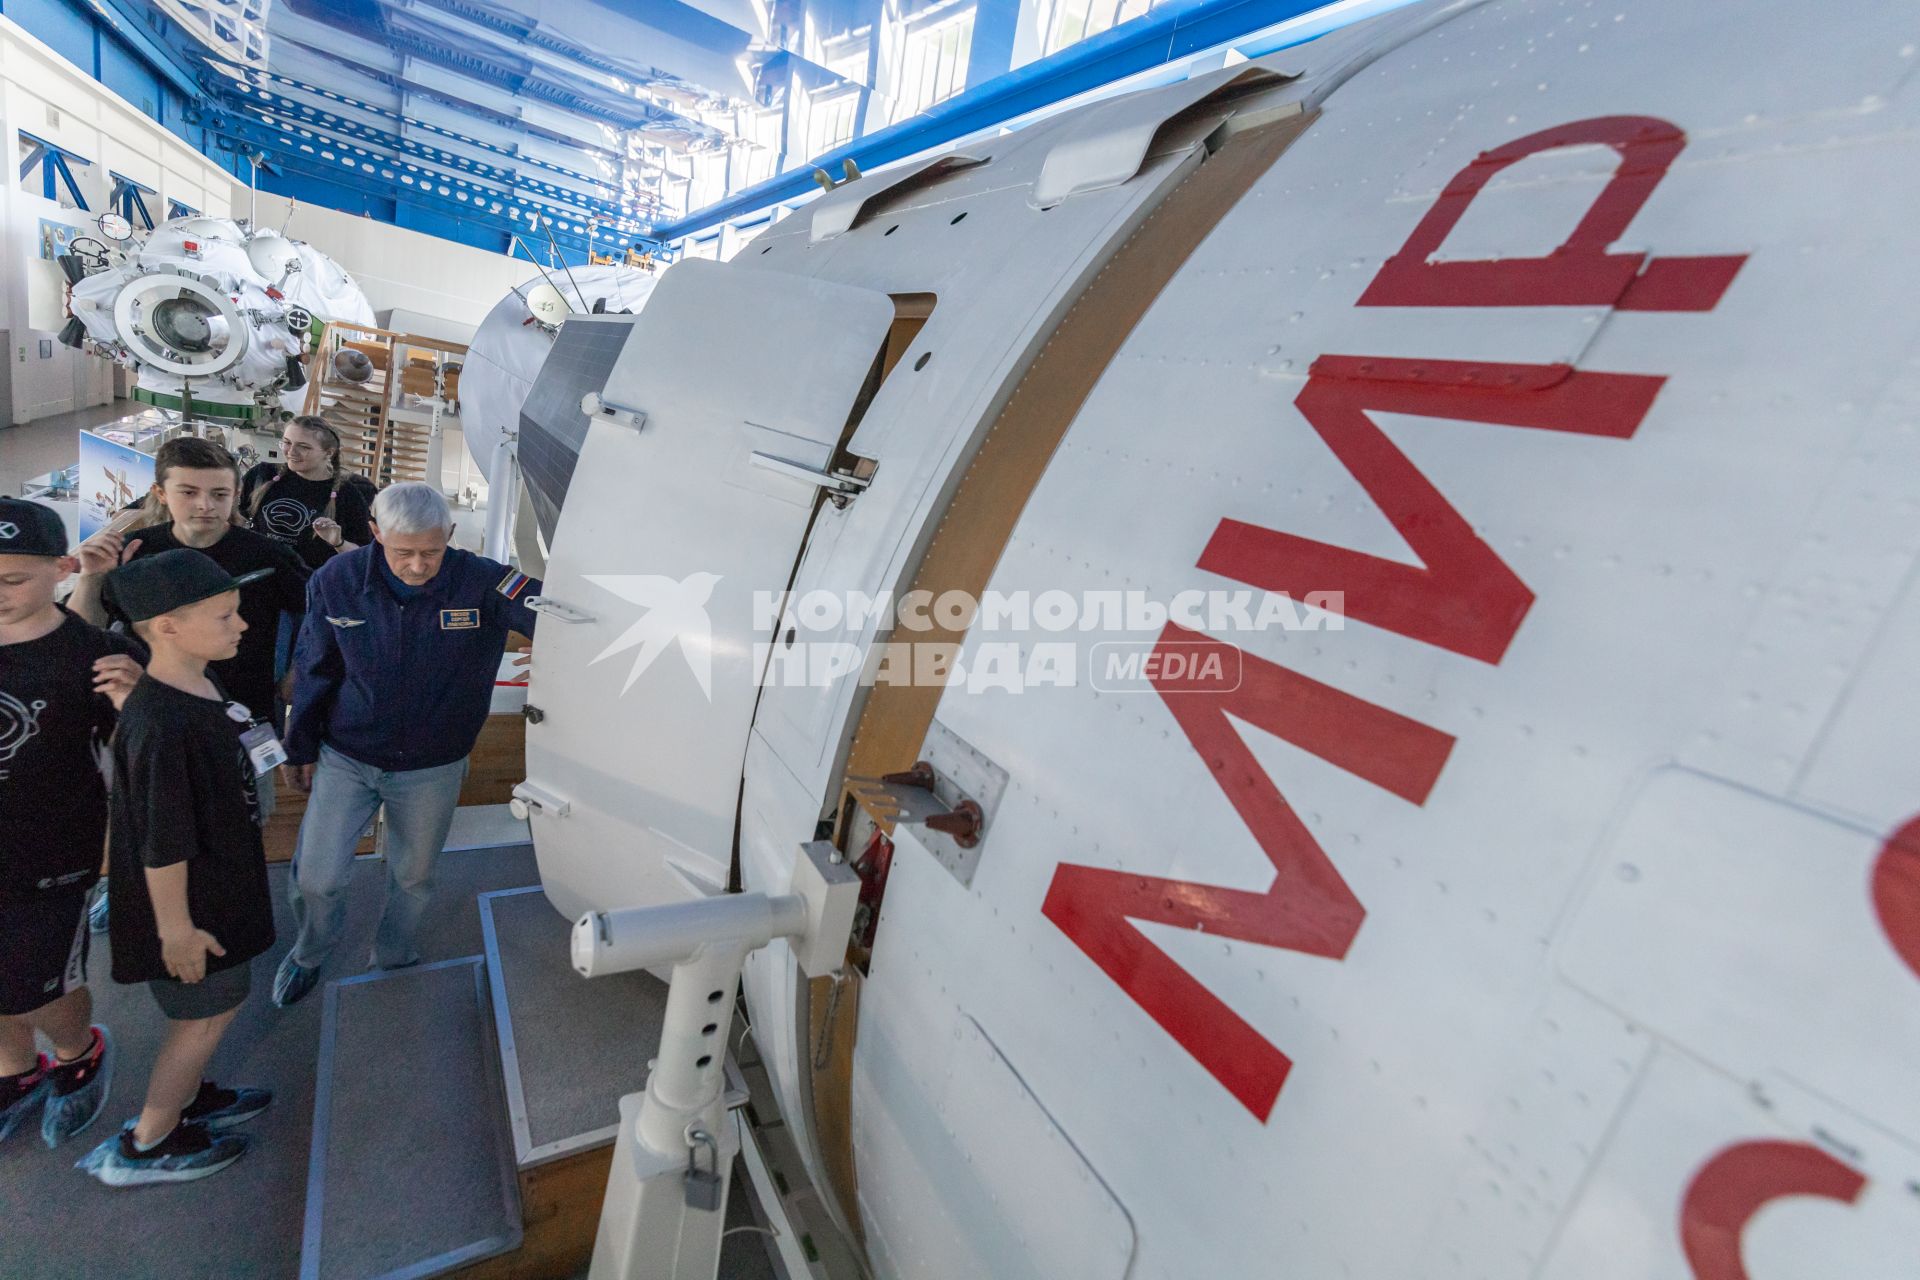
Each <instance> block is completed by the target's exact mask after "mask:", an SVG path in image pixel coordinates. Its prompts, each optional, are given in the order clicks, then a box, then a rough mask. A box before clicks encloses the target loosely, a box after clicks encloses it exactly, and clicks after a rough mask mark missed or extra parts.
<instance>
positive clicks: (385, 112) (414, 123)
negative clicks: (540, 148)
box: [247, 71, 619, 191]
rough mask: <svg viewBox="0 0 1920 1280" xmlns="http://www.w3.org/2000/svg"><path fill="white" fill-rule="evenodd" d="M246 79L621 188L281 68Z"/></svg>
mask: <svg viewBox="0 0 1920 1280" xmlns="http://www.w3.org/2000/svg"><path fill="white" fill-rule="evenodd" d="M247 80H248V81H249V82H250V83H252V84H253V86H254V87H255V88H256V89H258V88H260V87H261V86H262V85H263V84H266V83H272V84H276V85H279V86H280V87H282V88H284V89H298V90H300V91H301V92H302V93H310V94H313V95H314V96H316V97H321V98H327V99H329V100H331V101H334V102H338V103H341V104H342V105H344V106H350V107H352V108H353V109H355V110H357V111H364V112H366V113H367V114H369V115H376V116H379V117H381V118H382V119H384V120H391V121H393V122H394V123H395V124H400V125H404V126H405V127H406V128H409V129H417V130H420V131H421V132H423V133H431V134H433V135H434V136H435V137H440V138H446V139H448V140H449V141H452V142H458V143H461V144H463V145H465V146H469V147H473V148H474V149H476V150H479V151H485V152H488V153H489V154H492V155H499V156H506V157H508V158H510V159H512V160H513V161H514V163H516V164H521V165H530V166H532V167H534V168H537V169H544V170H546V171H547V172H549V173H557V174H559V175H560V176H561V177H563V178H572V179H573V180H575V181H576V182H585V183H590V184H598V185H601V186H604V187H606V188H607V189H609V190H612V191H617V190H618V189H619V188H618V187H617V185H616V184H614V183H612V182H609V181H608V180H607V179H605V178H602V177H597V176H595V175H593V174H590V173H582V172H580V171H579V170H578V169H569V168H567V167H566V166H565V165H559V164H554V163H553V162H552V161H550V160H542V159H539V158H538V157H535V156H524V155H521V154H520V153H519V152H517V151H513V150H511V149H509V148H507V147H503V146H501V145H500V144H498V143H495V142H487V141H485V140H483V139H480V138H476V137H473V136H472V135H470V134H465V133H461V132H459V131H458V130H456V129H449V128H447V127H446V126H445V125H439V124H433V123H431V122H429V121H426V120H413V119H409V118H407V117H405V116H403V115H401V114H400V113H399V112H398V111H395V110H393V109H392V108H390V107H382V106H378V105H376V104H374V103H371V102H362V101H359V100H358V99H355V98H350V97H348V96H347V95H345V94H342V93H338V92H336V91H334V90H332V89H323V88H321V87H320V86H319V85H317V84H311V83H309V82H307V81H305V80H296V79H294V78H293V77H291V76H285V75H281V74H279V73H278V72H260V71H249V72H247ZM388 87H389V88H393V89H396V90H400V89H405V90H406V91H407V92H415V90H413V89H411V88H408V87H407V86H405V85H401V84H398V83H397V82H396V83H389V85H388ZM288 101H292V99H288ZM305 111H306V108H305V106H304V104H303V105H302V113H303V114H304V113H305ZM576 145H577V144H576ZM580 149H581V150H583V151H588V152H589V153H590V154H594V155H599V156H602V157H604V158H606V159H608V160H611V161H617V160H618V159H619V157H618V156H617V155H616V154H615V153H613V152H611V151H606V150H603V149H600V148H586V147H581V148H580Z"/></svg>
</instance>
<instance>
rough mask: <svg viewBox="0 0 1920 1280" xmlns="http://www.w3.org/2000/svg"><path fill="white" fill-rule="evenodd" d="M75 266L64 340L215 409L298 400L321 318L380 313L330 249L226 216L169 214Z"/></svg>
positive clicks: (168, 398) (167, 399)
mask: <svg viewBox="0 0 1920 1280" xmlns="http://www.w3.org/2000/svg"><path fill="white" fill-rule="evenodd" d="M70 274H74V275H77V276H78V278H77V279H75V280H74V283H73V295H72V301H71V309H72V312H73V317H74V319H75V321H77V322H78V324H77V325H73V324H70V325H68V327H67V330H66V331H65V332H63V334H62V335H61V336H62V338H63V340H65V341H67V342H69V343H70V344H72V345H76V346H77V345H80V343H81V342H82V341H91V342H92V343H93V344H94V346H95V348H96V350H98V351H99V352H100V353H101V354H103V355H106V356H108V357H110V358H111V359H114V360H116V361H118V362H120V363H122V364H126V365H130V366H131V367H133V368H135V369H137V370H138V371H139V375H140V377H139V382H138V384H137V388H136V390H135V397H136V398H137V399H141V400H145V401H147V402H149V403H152V404H157V405H160V406H162V407H163V408H182V407H185V405H187V404H188V403H189V402H190V403H191V406H192V409H193V410H194V412H196V413H198V414H201V415H206V416H212V417H220V418H250V417H253V416H254V415H255V414H256V413H258V412H259V410H260V409H261V408H263V407H268V408H283V409H288V410H294V411H297V410H298V409H299V408H300V407H301V404H302V402H303V401H304V399H305V396H306V391H305V375H304V373H303V371H302V370H301V369H300V367H299V365H298V360H299V359H300V357H302V356H304V355H305V354H306V352H307V350H308V347H309V345H310V342H311V334H312V329H313V324H314V322H315V320H316V319H318V320H338V321H346V322H349V323H353V324H368V325H370V324H372V323H373V321H374V316H373V308H372V307H371V306H370V305H369V304H368V302H367V298H366V295H365V294H363V293H362V292H361V291H360V286H359V285H357V284H356V283H354V280H353V277H352V276H350V275H348V274H347V272H346V271H345V270H343V269H342V268H341V267H340V265H339V264H338V263H336V262H335V261H334V260H333V259H331V258H329V257H328V256H327V255H325V254H324V253H321V252H320V251H319V250H317V249H315V248H314V247H313V246H311V245H308V244H304V243H302V242H301V241H298V240H293V239H289V238H288V237H286V236H283V235H280V234H279V233H278V232H275V231H272V230H266V229H252V228H249V227H248V226H247V225H246V224H245V223H240V222H234V221H232V220H230V219H226V218H204V217H191V218H176V219H173V220H171V221H168V222H164V223H162V224H161V225H159V226H158V227H155V228H154V229H153V230H152V231H151V232H149V233H147V235H146V237H145V238H144V239H143V240H137V241H136V240H131V239H128V240H126V241H124V242H123V245H122V247H121V248H119V249H117V250H110V251H109V252H108V253H106V254H104V255H101V256H97V257H94V258H93V259H91V260H90V261H88V262H85V263H83V264H81V266H80V267H79V268H70Z"/></svg>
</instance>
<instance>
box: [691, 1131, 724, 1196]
mask: <svg viewBox="0 0 1920 1280" xmlns="http://www.w3.org/2000/svg"><path fill="white" fill-rule="evenodd" d="M701 1147H705V1148H706V1149H707V1154H708V1155H710V1156H712V1157H713V1171H712V1172H711V1173H709V1172H708V1171H707V1170H705V1169H702V1168H701V1167H700V1158H699V1157H700V1148H701ZM723 1190H724V1188H723V1187H722V1186H721V1184H720V1144H719V1143H717V1142H715V1141H714V1140H713V1135H712V1134H710V1133H708V1132H707V1131H706V1130H705V1129H693V1128H689V1129H688V1130H687V1177H686V1194H687V1208H689V1209H692V1210H695V1211H696V1212H699V1213H718V1212H719V1211H720V1208H721V1203H722V1199H723V1197H722V1191H723Z"/></svg>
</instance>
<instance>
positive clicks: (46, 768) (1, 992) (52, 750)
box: [0, 498, 140, 1147]
mask: <svg viewBox="0 0 1920 1280" xmlns="http://www.w3.org/2000/svg"><path fill="white" fill-rule="evenodd" d="M74 568H75V562H74V560H73V559H72V557H70V556H69V555H68V554H67V531H66V527H65V526H64V525H62V524H61V522H60V517H59V515H58V514H56V513H55V512H54V511H53V510H52V509H51V508H49V507H43V506H41V505H40V504H39V503H36V502H23V501H21V500H19V499H15V498H0V1139H4V1138H5V1137H6V1136H7V1135H8V1134H9V1133H11V1132H12V1131H13V1130H14V1129H15V1128H17V1127H18V1126H19V1125H20V1123H21V1122H22V1121H24V1120H26V1119H27V1118H28V1116H30V1115H31V1114H32V1113H33V1110H34V1108H35V1107H40V1108H41V1115H40V1136H41V1137H42V1138H43V1139H44V1140H45V1142H46V1144H47V1145H48V1146H50V1147H51V1146H57V1145H59V1144H60V1143H61V1142H63V1141H65V1140H66V1139H68V1138H70V1137H72V1136H73V1135H74V1134H76V1133H78V1132H80V1131H81V1130H82V1129H84V1128H86V1127H87V1126H88V1125H89V1124H91V1123H92V1122H93V1119H94V1117H95V1116H97V1115H99V1114H100V1109H101V1108H102V1107H103V1106H105V1105H106V1101H107V1091H108V1089H109V1088H110V1087H111V1085H112V1080H113V1039H112V1037H111V1036H109V1035H108V1034H107V1030H106V1028H105V1027H97V1026H93V1025H92V1022H93V997H92V995H91V993H90V992H89V991H88V990H87V987H86V965H87V931H86V928H85V926H84V924H82V923H80V922H81V920H82V919H83V917H84V916H85V913H86V898H87V890H88V888H89V887H90V886H91V885H92V884H93V882H94V880H95V878H96V877H97V876H98V874H99V868H100V852H101V849H102V847H103V845H104V843H105V840H106V834H107V786H106V779H105V777H104V776H103V773H102V768H103V766H104V764H105V750H106V742H107V737H108V735H109V734H110V733H111V732H112V730H113V722H114V710H113V704H112V702H111V701H109V698H108V697H107V696H106V695H108V694H113V695H115V696H119V697H124V696H125V695H126V692H127V690H128V689H131V688H132V687H133V682H134V681H135V680H137V679H138V678H139V675H140V668H139V665H138V663H137V662H136V661H135V658H134V657H133V656H132V655H133V654H134V653H135V647H134V645H133V644H132V643H130V642H129V641H128V640H126V639H124V638H122V637H120V636H113V635H108V634H107V633H106V632H104V631H101V630H99V629H97V628H95V627H92V626H89V625H88V624H87V623H85V622H82V621H81V620H80V619H79V618H77V617H75V616H74V615H73V614H71V613H68V612H67V611H66V610H65V609H63V608H61V607H60V606H59V605H57V604H55V603H54V600H53V592H54V588H55V587H57V586H58V585H59V584H60V582H61V581H62V580H63V579H65V578H66V577H67V575H68V574H70V573H72V572H73V570H74ZM36 1030H37V1031H39V1032H40V1033H41V1034H43V1035H45V1036H46V1037H47V1039H48V1040H49V1041H51V1042H52V1045H53V1053H54V1056H53V1058H52V1059H48V1058H47V1057H45V1056H44V1055H42V1054H41V1053H39V1052H38V1050H37V1048H36V1046H35V1043H34V1032H35V1031H36Z"/></svg>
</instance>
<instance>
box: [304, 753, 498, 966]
mask: <svg viewBox="0 0 1920 1280" xmlns="http://www.w3.org/2000/svg"><path fill="white" fill-rule="evenodd" d="M466 776H467V762H466V761H465V760H456V761H454V762H453V763H452V764H444V765H440V766H438V767H436V768H432V769H407V770H402V771H399V772H393V771H389V770H385V769H376V768H374V767H373V766H372V765H370V764H362V763H360V762H359V761H358V760H355V759H353V758H352V757H351V756H345V755H342V754H341V753H340V752H338V751H335V750H334V749H333V748H332V747H327V746H323V747H321V748H320V760H319V764H318V766H317V767H316V768H315V769H314V771H313V792H312V794H311V795H310V796H309V797H308V799H307V813H306V817H305V818H303V819H302V820H301V822H300V843H299V846H298V847H297V848H296V849H295V851H294V855H293V874H292V875H290V876H288V877H287V887H288V897H289V898H290V899H291V900H292V902H293V919H294V923H295V924H297V925H298V926H299V928H300V936H299V937H298V938H297V939H295V941H294V944H293V959H294V961H295V963H297V964H300V965H303V966H305V967H307V968H309V969H317V968H319V967H320V966H321V965H322V964H323V963H325V962H326V959H327V956H328V954H329V953H331V952H332V950H333V948H334V946H335V944H337V943H338V942H339V941H340V934H341V931H342V930H343V929H344V927H345V925H346V914H347V902H346V895H347V884H348V882H349V881H350V880H352V879H353V849H354V846H355V845H357V844H359V843H360V833H361V832H362V831H365V830H366V829H367V823H368V822H369V821H371V820H372V818H373V815H374V812H375V811H376V810H377V809H379V808H380V806H381V805H383V804H384V805H385V806H386V808H387V823H386V850H385V857H386V862H387V905H386V910H384V911H383V912H381V915H380V929H379V932H378V933H376V934H375V935H374V940H373V962H374V963H375V964H376V965H378V966H380V967H381V968H383V969H391V968H396V967H398V966H400V965H405V964H412V963H413V962H414V961H416V960H418V959H419V958H420V956H419V953H418V952H416V951H415V950H414V949H413V935H414V931H415V929H416V928H418V926H419V924H420V913H421V912H423V911H425V910H426V908H427V901H428V899H430V898H431V897H432V896H433V859H434V856H435V855H436V854H438V853H439V852H440V850H441V849H442V848H443V847H445V845H446V843H447V830H448V828H450V827H451V826H452V825H453V810H454V806H455V805H457V804H458V803H459V800H460V784H461V782H462V781H464V780H465V779H466Z"/></svg>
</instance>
